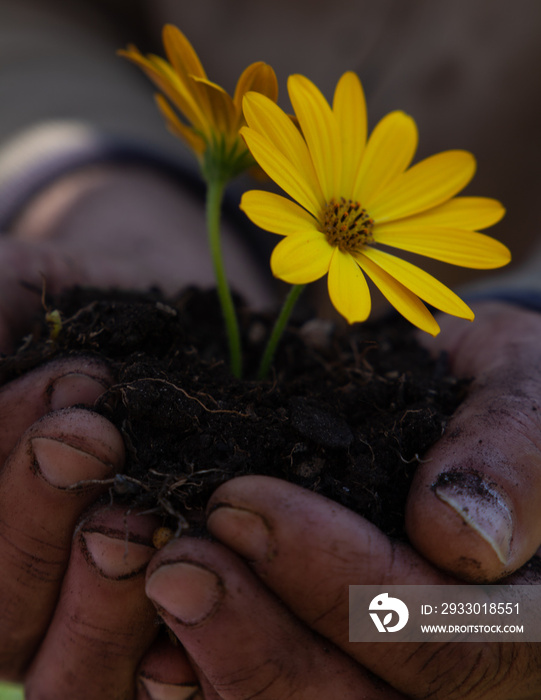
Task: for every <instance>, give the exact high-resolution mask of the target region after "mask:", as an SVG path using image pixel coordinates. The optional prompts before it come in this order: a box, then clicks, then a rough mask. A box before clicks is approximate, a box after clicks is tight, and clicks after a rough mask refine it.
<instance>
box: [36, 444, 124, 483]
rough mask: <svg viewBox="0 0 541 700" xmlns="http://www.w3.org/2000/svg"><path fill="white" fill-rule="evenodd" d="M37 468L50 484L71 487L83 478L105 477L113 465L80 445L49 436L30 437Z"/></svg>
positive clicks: (108, 474)
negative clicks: (80, 447) (79, 446)
mask: <svg viewBox="0 0 541 700" xmlns="http://www.w3.org/2000/svg"><path fill="white" fill-rule="evenodd" d="M31 448H32V452H33V454H34V459H35V467H36V469H37V471H38V472H39V473H40V474H41V475H42V477H43V478H44V479H45V480H46V481H47V482H48V483H49V484H51V486H55V487H56V488H59V489H62V488H68V487H69V486H72V485H74V484H77V483H78V482H80V481H86V480H93V479H105V478H107V477H108V476H110V475H111V474H112V472H113V465H112V464H111V463H110V462H104V461H102V460H101V459H99V458H98V457H96V456H95V455H93V454H90V453H88V452H85V451H84V450H81V449H79V448H77V447H73V446H72V445H69V444H67V443H66V442H62V441H61V440H58V439H54V438H48V437H35V438H32V440H31Z"/></svg>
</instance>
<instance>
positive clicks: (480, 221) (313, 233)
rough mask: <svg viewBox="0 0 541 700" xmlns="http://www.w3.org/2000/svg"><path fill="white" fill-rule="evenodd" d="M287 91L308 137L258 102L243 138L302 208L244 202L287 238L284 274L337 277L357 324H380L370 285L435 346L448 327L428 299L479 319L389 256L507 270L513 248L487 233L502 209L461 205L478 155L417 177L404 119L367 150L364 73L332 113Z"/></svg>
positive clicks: (311, 96) (264, 198)
mask: <svg viewBox="0 0 541 700" xmlns="http://www.w3.org/2000/svg"><path fill="white" fill-rule="evenodd" d="M288 89H289V95H290V98H291V102H292V104H293V108H294V110H295V114H296V116H297V118H298V123H299V126H300V131H299V129H297V128H296V127H295V126H294V124H293V123H292V121H291V119H290V117H288V116H287V115H286V114H285V113H284V112H283V111H282V110H281V109H280V108H279V107H278V106H277V105H276V104H274V103H273V102H271V101H270V100H268V99H267V98H265V97H264V96H263V95H256V94H254V93H249V94H248V95H246V97H245V99H244V114H245V117H246V121H247V124H248V126H247V127H244V128H243V129H242V130H241V134H242V136H243V137H244V139H245V140H246V143H247V145H248V147H249V149H250V151H251V152H252V155H253V156H254V158H255V159H256V161H257V162H258V163H259V165H260V166H261V167H262V168H263V170H264V171H265V172H266V173H267V174H268V175H269V176H270V177H271V178H272V179H273V180H274V181H275V182H276V183H277V184H278V185H279V186H280V187H281V188H282V189H283V190H284V191H285V192H286V193H287V194H288V195H289V196H290V197H291V198H293V199H294V200H296V202H293V201H291V199H287V198H285V197H282V196H281V195H278V194H274V193H270V192H262V191H258V190H252V191H249V192H246V193H245V194H244V195H243V198H242V201H241V208H242V209H243V211H244V212H245V213H246V214H247V215H248V217H249V218H250V219H251V220H252V221H253V222H254V223H256V224H257V225H258V226H260V227H261V228H263V229H266V230H268V231H271V232H273V233H277V234H280V235H282V236H284V238H283V239H282V241H280V243H278V245H277V246H276V248H275V249H274V251H273V254H272V257H271V267H272V271H273V273H274V275H275V276H276V277H279V278H281V279H283V280H285V281H286V282H289V283H291V284H306V283H308V282H313V281H314V280H316V279H319V278H321V277H323V276H324V275H325V274H328V290H329V295H330V298H331V301H332V303H333V304H334V306H335V307H336V309H337V310H338V311H339V312H340V313H341V314H342V315H343V316H344V317H345V318H346V319H347V320H348V321H349V322H350V323H353V322H355V321H363V320H365V319H366V318H367V317H368V315H369V313H370V306H371V302H370V292H369V288H368V284H367V281H366V277H368V278H370V279H371V280H372V282H373V283H374V284H375V285H376V286H377V287H378V288H379V289H380V290H381V292H382V293H383V294H384V296H385V297H386V298H387V299H388V301H389V302H390V303H391V304H392V305H393V306H394V307H395V308H396V309H397V310H398V311H399V312H400V313H401V314H402V315H403V316H405V317H406V318H407V319H408V320H409V321H410V322H411V323H413V324H414V325H416V326H418V327H419V328H421V329H423V330H425V331H427V332H428V333H431V334H432V335H436V334H437V333H438V332H439V326H438V324H437V323H436V321H435V319H434V317H433V316H432V314H431V313H430V312H429V311H428V309H427V308H426V306H425V305H424V304H423V302H422V301H421V299H423V300H424V301H426V302H427V303H428V304H431V305H432V306H434V307H435V308H436V309H439V310H441V311H444V312H446V313H449V314H453V315H455V316H459V317H462V318H467V319H470V320H471V319H473V313H472V311H471V309H470V308H469V307H468V306H467V305H466V304H465V303H464V302H463V301H462V300H461V299H459V297H458V296H457V295H456V294H454V293H453V292H452V291H451V290H450V289H448V288H447V287H446V286H444V285H443V284H442V283H441V282H439V281H438V280H437V279H435V278H434V277H432V276H431V275H429V274H428V273H426V272H424V271H423V270H421V269H420V268H419V267H417V266H415V265H413V264H411V263H409V262H407V261H405V260H402V259H401V258H399V257H396V256H395V255H392V254H391V253H389V252H387V251H385V250H383V249H382V247H381V246H382V245H383V246H391V247H394V248H399V249H402V250H405V251H410V252H413V253H419V254H421V255H425V256H427V257H430V258H435V259H437V260H443V261H445V262H448V263H451V264H454V265H461V266H463V267H472V268H478V269H489V268H495V267H500V266H502V265H505V264H506V263H507V262H509V260H510V257H511V256H510V253H509V250H508V249H507V248H506V247H505V246H504V245H502V244H501V243H499V242H498V241H496V240H494V239H493V238H490V237H489V236H486V235H484V234H482V233H478V232H477V229H483V228H486V227H487V226H491V225H492V224H495V223H496V222H497V221H499V220H500V219H501V218H502V216H503V214H504V209H503V207H502V206H501V204H500V203H499V202H497V201H496V200H493V199H488V198H483V197H455V195H456V194H457V193H458V192H459V191H460V190H462V189H463V188H464V187H465V186H466V185H467V184H468V182H469V181H470V180H471V178H472V177H473V174H474V171H475V160H474V158H473V156H472V155H471V154H470V153H467V152H466V151H459V150H454V151H446V152H443V153H439V154H437V155H434V156H432V157H430V158H426V159H425V160H423V161H421V162H419V163H417V164H416V165H414V166H413V167H411V168H410V167H409V165H410V163H411V161H412V159H413V156H414V153H415V150H416V148H417V128H416V125H415V122H414V121H413V119H412V118H411V117H409V116H408V115H406V114H404V113H403V112H399V111H397V112H392V113H390V114H388V115H387V116H386V117H384V118H383V119H382V120H381V121H380V122H379V124H378V125H377V126H376V127H375V129H374V130H373V132H372V134H371V135H370V138H369V139H368V141H367V127H366V122H367V119H366V106H365V100H364V93H363V90H362V86H361V83H360V81H359V79H358V77H357V76H356V75H355V74H354V73H351V72H348V73H345V74H344V75H343V76H342V78H341V79H340V81H339V82H338V85H337V87H336V91H335V94H334V100H333V104H332V107H331V106H330V105H329V104H328V103H327V101H326V100H325V98H324V97H323V95H322V94H321V92H320V91H319V90H318V89H317V87H316V86H315V85H314V84H313V83H312V82H310V81H309V80H308V79H307V78H305V77H303V76H301V75H293V76H291V77H290V78H289V82H288ZM301 132H302V133H301ZM303 137H304V138H303ZM365 275H366V277H365Z"/></svg>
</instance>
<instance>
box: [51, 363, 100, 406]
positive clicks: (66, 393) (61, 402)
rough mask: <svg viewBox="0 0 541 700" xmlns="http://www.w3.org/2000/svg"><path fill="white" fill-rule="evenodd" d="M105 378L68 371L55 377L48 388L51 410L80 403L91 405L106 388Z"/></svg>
mask: <svg viewBox="0 0 541 700" xmlns="http://www.w3.org/2000/svg"><path fill="white" fill-rule="evenodd" d="M107 387H108V384H107V382H106V381H105V378H102V377H98V376H94V375H90V374H86V373H84V372H68V373H67V374H64V375H62V376H61V377H58V378H57V379H55V381H54V382H53V383H52V384H51V386H50V387H49V388H48V392H49V396H50V398H49V405H50V407H51V410H52V411H58V410H59V409H61V408H68V407H69V406H75V405H77V404H82V405H85V406H92V405H93V404H94V402H95V401H96V399H98V398H99V397H100V396H101V395H102V394H103V392H104V391H105V390H106V389H107Z"/></svg>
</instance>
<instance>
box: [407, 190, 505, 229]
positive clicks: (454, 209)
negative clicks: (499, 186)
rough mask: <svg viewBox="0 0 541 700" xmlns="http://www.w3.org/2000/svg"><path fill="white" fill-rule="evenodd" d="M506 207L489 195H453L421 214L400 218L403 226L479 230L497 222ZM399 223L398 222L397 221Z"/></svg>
mask: <svg viewBox="0 0 541 700" xmlns="http://www.w3.org/2000/svg"><path fill="white" fill-rule="evenodd" d="M504 214H505V209H504V208H503V207H502V205H501V204H500V202H498V200H496V199H490V198H489V197H453V199H450V200H449V201H448V202H445V203H444V204H440V206H439V207H434V208H433V209H429V210H428V211H424V212H422V213H421V214H414V215H413V216H410V217H408V218H406V219H400V226H401V227H403V228H406V227H408V228H417V227H419V226H422V227H425V226H443V227H445V228H461V229H464V230H467V231H479V229H484V228H488V227H489V226H493V225H494V224H497V223H498V221H500V219H502V218H503V216H504ZM396 223H398V222H396Z"/></svg>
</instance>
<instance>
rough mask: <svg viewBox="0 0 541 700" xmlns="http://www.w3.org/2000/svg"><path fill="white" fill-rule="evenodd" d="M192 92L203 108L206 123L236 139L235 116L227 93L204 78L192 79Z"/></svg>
mask: <svg viewBox="0 0 541 700" xmlns="http://www.w3.org/2000/svg"><path fill="white" fill-rule="evenodd" d="M192 80H193V84H194V92H196V93H197V95H198V97H199V103H200V104H201V105H202V107H203V108H204V112H205V117H206V120H207V122H208V123H209V124H210V125H212V127H214V130H215V131H218V132H220V133H222V134H225V135H229V136H232V137H236V135H237V129H236V126H237V114H236V109H235V106H234V104H233V100H232V99H231V97H230V96H229V95H228V94H227V92H226V91H225V90H224V89H223V88H221V87H220V86H219V85H216V83H212V82H210V80H206V79H205V78H193V79H192Z"/></svg>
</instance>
